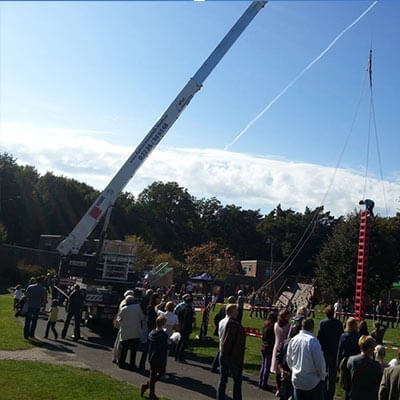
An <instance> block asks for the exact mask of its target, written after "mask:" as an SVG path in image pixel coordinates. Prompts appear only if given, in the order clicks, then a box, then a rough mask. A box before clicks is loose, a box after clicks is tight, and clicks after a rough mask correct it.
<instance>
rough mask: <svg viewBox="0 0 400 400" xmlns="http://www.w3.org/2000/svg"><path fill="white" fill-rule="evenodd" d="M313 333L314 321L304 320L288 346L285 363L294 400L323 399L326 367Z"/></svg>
mask: <svg viewBox="0 0 400 400" xmlns="http://www.w3.org/2000/svg"><path fill="white" fill-rule="evenodd" d="M313 331H314V321H313V320H312V319H311V318H306V319H305V320H303V322H302V330H301V331H300V333H299V334H298V335H297V336H295V337H294V338H293V339H292V340H291V341H290V342H289V344H288V349H287V356H286V361H287V364H288V366H289V368H290V369H291V370H292V383H293V388H294V399H295V400H303V399H305V400H321V399H323V398H324V387H323V381H324V379H325V376H326V365H325V359H324V355H323V353H322V349H321V345H320V343H319V341H318V339H317V338H316V337H314V335H313Z"/></svg>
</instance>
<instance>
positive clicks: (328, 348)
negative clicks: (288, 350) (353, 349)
mask: <svg viewBox="0 0 400 400" xmlns="http://www.w3.org/2000/svg"><path fill="white" fill-rule="evenodd" d="M325 314H326V316H327V317H328V318H326V319H323V320H322V321H321V323H320V324H319V329H318V335H317V339H318V340H319V342H320V344H321V347H322V352H323V353H324V357H325V363H326V370H327V373H328V376H327V379H326V380H325V400H333V398H334V396H335V388H336V374H337V368H336V358H337V351H338V346H339V340H340V336H342V333H343V325H342V323H341V322H340V321H339V320H337V319H336V318H333V315H334V310H333V308H332V307H331V306H328V307H326V308H325Z"/></svg>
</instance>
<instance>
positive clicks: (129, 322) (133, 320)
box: [117, 296, 144, 369]
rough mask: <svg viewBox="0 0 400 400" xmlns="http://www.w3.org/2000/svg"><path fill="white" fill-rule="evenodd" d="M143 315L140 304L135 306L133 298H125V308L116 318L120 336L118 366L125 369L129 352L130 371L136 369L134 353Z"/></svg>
mask: <svg viewBox="0 0 400 400" xmlns="http://www.w3.org/2000/svg"><path fill="white" fill-rule="evenodd" d="M143 320H144V313H143V311H142V307H141V305H140V304H135V298H134V297H133V296H127V297H126V306H124V307H122V309H121V311H120V313H119V316H118V318H117V321H118V324H119V327H120V328H119V329H120V336H121V353H120V358H119V359H118V366H119V367H120V368H126V367H127V364H126V363H125V360H126V356H127V355H128V350H129V351H130V363H129V366H130V368H131V369H135V368H136V365H135V364H136V352H137V348H138V345H139V341H140V337H141V334H142V329H143Z"/></svg>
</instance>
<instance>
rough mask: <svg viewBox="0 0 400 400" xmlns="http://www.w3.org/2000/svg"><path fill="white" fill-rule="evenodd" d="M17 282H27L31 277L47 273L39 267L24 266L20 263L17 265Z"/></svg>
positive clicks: (23, 263)
mask: <svg viewBox="0 0 400 400" xmlns="http://www.w3.org/2000/svg"><path fill="white" fill-rule="evenodd" d="M17 272H18V280H19V282H24V283H25V282H29V279H30V278H32V277H36V276H40V275H43V274H45V273H46V272H47V270H46V268H44V267H42V266H41V265H31V264H25V262H24V261H21V262H19V263H18V264H17Z"/></svg>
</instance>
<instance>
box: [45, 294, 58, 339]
mask: <svg viewBox="0 0 400 400" xmlns="http://www.w3.org/2000/svg"><path fill="white" fill-rule="evenodd" d="M57 317H58V301H57V300H56V299H53V301H52V303H51V309H50V315H49V319H48V321H47V325H46V333H45V335H44V338H45V339H47V338H48V336H49V330H50V328H51V330H52V332H53V334H54V339H55V340H57V338H58V333H57V331H56V322H57Z"/></svg>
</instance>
